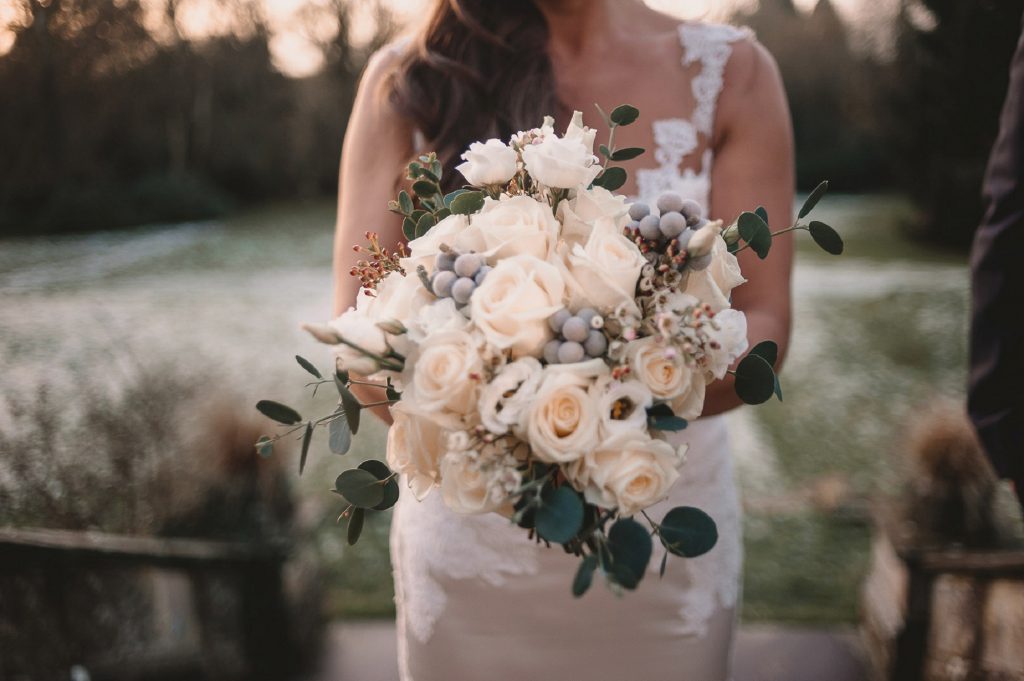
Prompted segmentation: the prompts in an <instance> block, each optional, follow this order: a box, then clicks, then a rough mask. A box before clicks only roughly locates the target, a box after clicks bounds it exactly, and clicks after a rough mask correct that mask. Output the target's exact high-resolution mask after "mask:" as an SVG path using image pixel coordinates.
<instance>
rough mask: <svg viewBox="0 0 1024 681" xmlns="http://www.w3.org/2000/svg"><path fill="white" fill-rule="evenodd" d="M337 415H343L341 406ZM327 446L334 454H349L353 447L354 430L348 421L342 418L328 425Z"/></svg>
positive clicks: (334, 419) (333, 420) (332, 420)
mask: <svg viewBox="0 0 1024 681" xmlns="http://www.w3.org/2000/svg"><path fill="white" fill-rule="evenodd" d="M335 413H337V414H343V409H342V407H341V406H340V405H339V407H338V411H337V412H335ZM327 446H328V447H329V448H330V450H331V452H333V453H334V454H338V455H342V454H348V450H349V449H351V447H352V429H351V428H349V427H348V420H347V419H346V418H345V417H344V416H341V418H333V419H331V421H330V422H329V423H328V424H327Z"/></svg>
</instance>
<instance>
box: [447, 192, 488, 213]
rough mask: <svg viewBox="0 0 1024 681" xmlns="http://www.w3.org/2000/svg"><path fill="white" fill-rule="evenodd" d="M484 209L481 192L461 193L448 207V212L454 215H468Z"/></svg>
mask: <svg viewBox="0 0 1024 681" xmlns="http://www.w3.org/2000/svg"><path fill="white" fill-rule="evenodd" d="M483 207H484V193H483V192H463V193H462V194H459V195H458V196H456V197H455V198H454V199H452V202H451V203H450V204H449V205H448V210H450V211H451V212H452V213H454V214H456V215H469V214H470V213H475V212H477V211H478V210H480V209H481V208H483Z"/></svg>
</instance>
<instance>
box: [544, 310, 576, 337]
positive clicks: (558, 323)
mask: <svg viewBox="0 0 1024 681" xmlns="http://www.w3.org/2000/svg"><path fill="white" fill-rule="evenodd" d="M571 316H572V313H571V312H569V311H568V310H566V309H565V308H562V309H561V310H559V311H558V312H556V313H555V314H553V315H551V317H549V318H548V326H550V327H551V330H552V331H554V332H555V333H561V332H562V326H563V325H564V324H565V323H566V322H567V321H568V320H569V317H571Z"/></svg>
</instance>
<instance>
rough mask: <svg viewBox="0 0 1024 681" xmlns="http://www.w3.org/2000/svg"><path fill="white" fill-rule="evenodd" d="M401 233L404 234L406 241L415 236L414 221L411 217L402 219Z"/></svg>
mask: <svg viewBox="0 0 1024 681" xmlns="http://www.w3.org/2000/svg"><path fill="white" fill-rule="evenodd" d="M402 234H404V235H405V238H406V240H407V241H412V240H413V239H415V238H416V222H415V221H414V220H413V219H412V218H405V219H404V220H402Z"/></svg>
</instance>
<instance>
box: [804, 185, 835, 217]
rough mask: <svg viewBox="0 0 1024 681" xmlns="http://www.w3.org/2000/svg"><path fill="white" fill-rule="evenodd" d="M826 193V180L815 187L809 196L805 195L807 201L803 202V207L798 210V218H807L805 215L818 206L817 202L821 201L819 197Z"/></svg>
mask: <svg viewBox="0 0 1024 681" xmlns="http://www.w3.org/2000/svg"><path fill="white" fill-rule="evenodd" d="M827 191H828V180H825V181H824V182H822V183H821V184H819V185H818V186H817V187H815V188H814V191H812V192H811V193H810V194H808V195H807V200H806V201H804V205H803V207H801V208H800V213H798V217H799V218H805V217H807V214H808V213H810V212H811V211H812V210H814V207H815V206H817V205H818V201H821V197H823V196H825V193H826V192H827Z"/></svg>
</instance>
